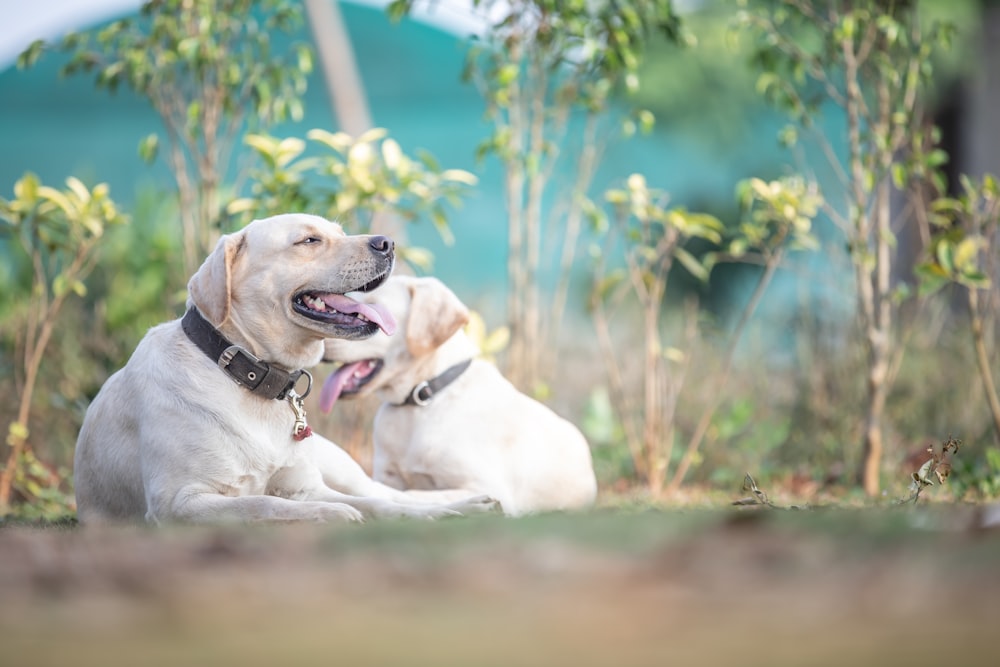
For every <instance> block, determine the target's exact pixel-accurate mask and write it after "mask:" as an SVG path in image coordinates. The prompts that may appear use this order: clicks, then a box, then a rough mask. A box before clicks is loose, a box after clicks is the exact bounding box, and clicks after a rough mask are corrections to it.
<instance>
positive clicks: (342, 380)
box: [319, 359, 383, 412]
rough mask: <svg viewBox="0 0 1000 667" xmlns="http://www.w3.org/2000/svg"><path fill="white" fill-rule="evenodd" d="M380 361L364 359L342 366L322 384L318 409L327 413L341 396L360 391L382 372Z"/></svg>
mask: <svg viewBox="0 0 1000 667" xmlns="http://www.w3.org/2000/svg"><path fill="white" fill-rule="evenodd" d="M382 366H383V362H382V360H381V359H364V360H362V361H354V362H351V363H347V364H343V365H342V366H341V367H340V368H338V369H337V370H335V371H334V372H333V373H332V374H331V375H330V377H328V378H327V379H326V381H325V382H323V389H322V391H320V394H319V408H320V410H322V411H323V412H329V411H330V409H331V408H333V404H334V403H336V402H337V399H338V398H340V397H341V396H351V395H353V394H357V393H358V392H359V391H361V389H362V387H364V386H365V385H366V384H368V383H369V382H371V380H372V378H374V377H375V376H376V375H378V373H379V371H381V370H382Z"/></svg>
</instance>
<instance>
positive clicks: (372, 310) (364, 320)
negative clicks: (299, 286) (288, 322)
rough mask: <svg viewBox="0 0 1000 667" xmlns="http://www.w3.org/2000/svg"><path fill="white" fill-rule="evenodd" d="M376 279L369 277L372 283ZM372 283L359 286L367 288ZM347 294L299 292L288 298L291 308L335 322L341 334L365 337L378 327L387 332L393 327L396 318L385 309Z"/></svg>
mask: <svg viewBox="0 0 1000 667" xmlns="http://www.w3.org/2000/svg"><path fill="white" fill-rule="evenodd" d="M380 282H381V279H380V280H378V281H373V283H374V284H375V286H378V283H380ZM373 283H368V284H366V285H365V286H364V287H362V288H361V289H362V290H365V289H371V287H370V286H371V285H372V284H373ZM349 294H350V293H349ZM349 294H335V293H333V292H319V291H305V292H299V293H298V294H296V295H295V298H294V299H293V300H292V309H293V310H294V311H295V312H296V313H298V314H300V315H302V316H304V317H308V318H309V319H311V320H316V321H318V322H323V323H326V324H332V325H334V326H336V327H337V328H339V329H340V330H341V331H342V333H344V334H346V335H345V336H344V337H351V338H366V337H368V336H371V335H373V334H375V332H377V331H378V330H379V329H381V330H382V331H383V332H385V334H386V335H387V336H391V335H392V334H393V333H394V332H395V331H396V320H395V319H393V317H392V314H391V313H389V311H388V310H386V309H385V308H384V307H382V306H380V305H378V304H367V303H362V302H360V301H357V300H356V299H353V298H351V296H349Z"/></svg>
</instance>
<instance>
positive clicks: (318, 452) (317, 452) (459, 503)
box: [301, 435, 499, 517]
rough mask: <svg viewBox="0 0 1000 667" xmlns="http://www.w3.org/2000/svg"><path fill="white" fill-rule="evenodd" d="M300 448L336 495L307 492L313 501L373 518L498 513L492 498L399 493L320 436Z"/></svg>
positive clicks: (450, 492)
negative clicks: (336, 504) (350, 508)
mask: <svg viewBox="0 0 1000 667" xmlns="http://www.w3.org/2000/svg"><path fill="white" fill-rule="evenodd" d="M301 445H302V454H303V457H304V458H306V459H308V460H309V461H310V463H312V464H313V465H315V466H316V468H317V469H318V470H319V473H320V475H321V476H322V480H323V485H324V487H326V489H327V491H329V492H330V493H333V494H335V495H329V494H327V493H326V492H325V491H322V490H315V491H311V492H310V491H307V493H309V497H310V498H312V499H322V500H328V501H332V502H343V503H347V504H350V505H352V506H354V507H357V508H358V509H360V510H361V511H362V512H365V513H366V514H368V515H370V516H418V517H419V516H431V517H433V516H434V515H437V516H451V515H455V514H471V513H480V512H491V511H496V510H497V509H499V508H498V505H497V502H496V501H495V500H493V499H492V498H490V497H488V496H485V495H482V494H477V493H474V492H470V491H463V490H461V489H448V490H441V491H431V490H428V491H400V490H398V489H394V488H392V487H390V486H387V485H385V484H382V483H381V482H376V481H375V480H373V479H372V478H371V477H369V476H368V475H367V474H366V473H365V471H364V469H363V468H362V467H361V466H360V465H359V464H358V462H357V461H355V460H354V459H353V458H351V455H350V454H348V453H347V452H345V451H344V450H343V449H341V448H340V447H338V446H337V445H335V444H334V443H332V442H330V441H329V440H327V439H326V438H323V437H322V436H319V435H313V436H312V437H310V438H307V439H306V440H303V441H302V443H301ZM303 488H305V487H303ZM316 494H318V495H316Z"/></svg>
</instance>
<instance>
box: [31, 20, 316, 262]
mask: <svg viewBox="0 0 1000 667" xmlns="http://www.w3.org/2000/svg"><path fill="white" fill-rule="evenodd" d="M301 14H302V12H301V7H300V6H299V4H298V3H294V2H288V1H287V0H261V1H259V2H255V1H254V0H149V1H148V2H146V3H145V4H143V6H142V9H141V10H140V13H139V16H138V17H137V18H134V19H132V18H127V19H121V20H118V21H114V22H112V23H110V24H108V25H107V26H104V27H101V28H99V29H95V30H91V31H85V32H77V33H71V34H69V35H67V36H66V37H65V38H64V39H63V40H62V42H61V43H60V44H58V45H57V46H56V49H57V50H59V51H62V52H65V53H68V54H69V55H70V60H69V62H68V63H67V64H66V65H65V67H64V68H63V74H65V75H71V74H77V73H90V72H93V73H94V75H95V78H94V83H95V85H96V86H97V87H98V88H103V89H106V90H108V91H109V92H112V93H113V92H115V91H116V90H117V89H118V88H119V87H127V88H131V89H132V90H134V91H135V92H136V93H137V94H138V95H140V96H142V97H144V98H146V99H147V100H149V102H150V104H151V105H152V106H153V108H154V109H155V110H156V112H157V114H158V115H159V116H160V118H161V120H162V121H163V127H164V130H165V133H166V138H167V141H166V144H167V148H168V150H167V152H166V155H167V160H168V165H169V167H170V170H171V171H172V172H173V175H174V179H175V182H176V184H177V193H178V196H179V199H180V201H179V204H180V205H179V218H180V222H181V238H182V240H183V244H182V245H183V257H184V276H189V275H191V274H192V273H194V270H195V269H196V268H197V267H198V264H199V263H200V262H201V260H202V258H203V257H204V256H205V255H207V254H208V252H209V251H210V250H211V249H212V246H213V245H214V244H215V239H216V238H217V236H218V234H219V232H220V225H221V213H222V205H221V203H220V192H221V189H222V187H223V184H224V182H225V179H226V177H227V172H228V170H229V168H230V167H231V164H230V158H231V156H232V153H233V149H234V146H235V144H236V142H237V140H238V137H239V133H240V132H242V131H243V130H244V127H245V126H247V127H249V129H251V130H260V129H262V128H266V127H268V126H270V125H272V124H273V123H276V122H281V121H285V120H288V119H291V120H299V119H301V117H302V115H303V105H302V95H303V94H304V93H305V90H306V83H307V77H308V75H309V73H310V72H311V71H312V66H313V65H312V61H313V58H312V51H311V49H310V48H309V46H308V45H306V44H294V45H292V46H291V47H290V48H289V50H288V52H286V53H277V52H275V50H274V49H273V48H272V47H273V44H272V40H273V36H274V35H275V34H277V33H290V32H291V31H292V30H293V29H294V28H296V27H297V26H299V25H301V23H302V16H301ZM45 47H46V45H45V44H44V43H43V42H40V41H39V42H35V43H34V44H32V46H31V47H29V48H28V50H26V51H25V52H24V53H23V54H22V55H21V57H20V59H19V61H18V64H19V66H21V67H27V66H30V65H32V64H33V63H34V62H35V61H36V60H37V59H38V57H39V56H40V55H41V53H42V51H43V50H44V49H45ZM159 144H160V142H159V138H158V135H156V134H152V135H149V136H147V137H146V138H145V139H142V140H141V141H140V143H139V154H140V156H141V157H142V158H143V159H146V160H147V161H152V160H154V159H155V158H156V155H157V153H158V148H159Z"/></svg>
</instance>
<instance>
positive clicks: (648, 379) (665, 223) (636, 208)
mask: <svg viewBox="0 0 1000 667" xmlns="http://www.w3.org/2000/svg"><path fill="white" fill-rule="evenodd" d="M605 198H606V199H607V201H608V202H609V203H610V204H611V205H612V207H613V209H614V211H613V215H612V216H611V224H610V225H608V226H607V227H606V228H605V229H604V231H605V233H606V234H607V238H606V240H605V242H604V243H603V244H602V245H600V246H598V245H597V244H595V245H594V247H593V249H592V253H593V255H594V256H595V259H596V263H595V267H594V272H593V280H594V283H593V289H592V292H591V299H590V312H591V317H592V319H593V322H594V327H595V329H596V332H597V337H598V342H599V344H600V346H601V352H602V355H601V356H602V357H603V358H604V361H605V364H606V366H607V370H608V378H609V383H610V397H611V402H612V405H613V406H614V409H615V412H616V413H617V415H618V419H619V420H620V422H621V424H622V428H623V431H624V434H625V442H626V443H627V445H628V449H629V452H630V454H631V457H632V462H633V465H634V468H635V471H636V473H637V474H638V476H639V478H640V479H641V480H643V481H644V482H645V483H646V485H647V487H648V488H649V491H650V493H651V494H652V495H653V496H654V497H655V496H659V495H660V494H661V493H662V491H663V486H664V483H665V480H666V478H667V468H668V466H669V463H670V460H671V454H672V450H673V443H674V440H675V424H674V413H675V410H676V407H677V401H678V399H679V397H680V391H681V388H682V386H683V384H684V375H685V370H686V369H687V368H688V366H689V363H690V356H689V355H688V354H687V353H686V352H685V351H684V350H683V349H680V348H678V347H677V346H674V345H667V344H666V343H665V342H664V331H663V322H662V319H663V318H662V317H661V315H662V309H663V299H664V296H665V294H666V291H667V285H668V281H669V277H670V274H671V269H672V268H673V267H674V263H675V261H676V262H677V263H678V264H680V265H681V266H683V267H684V268H685V269H686V270H687V271H688V272H690V273H691V274H692V275H694V276H696V277H697V278H699V279H701V280H707V279H708V271H709V269H708V267H706V266H705V264H704V263H703V262H702V260H700V259H698V258H697V257H695V256H694V255H693V254H691V253H690V252H689V251H688V250H687V249H686V248H685V244H686V243H687V242H688V241H690V240H691V239H696V238H697V239H704V240H706V241H709V242H710V243H715V244H718V243H721V242H722V229H723V227H722V223H721V222H720V221H719V220H718V219H716V218H714V217H712V216H710V215H706V214H702V213H692V212H689V211H687V210H685V209H684V208H681V207H673V208H668V206H667V204H668V201H669V197H668V196H667V194H666V193H665V192H663V191H661V190H656V189H654V188H650V187H649V186H648V184H647V183H646V179H645V177H644V176H643V175H641V174H633V175H631V176H629V178H628V180H627V182H626V185H625V187H624V188H622V189H614V190H609V191H608V192H607V193H606V194H605ZM616 251H621V252H623V253H624V257H625V266H624V267H618V268H614V267H612V266H609V260H613V258H614V257H615V256H616V255H615V252H616ZM636 303H637V304H638V307H639V317H640V327H641V331H642V339H643V343H642V363H641V367H640V369H639V373H640V375H641V389H638V390H635V389H633V388H632V387H630V386H629V385H628V383H627V380H626V373H625V365H626V361H627V359H625V358H623V357H624V356H625V355H623V351H622V350H621V348H620V347H618V346H616V345H615V343H614V338H613V336H612V325H611V323H612V322H613V321H620V320H619V318H620V317H621V316H623V312H627V306H629V305H634V304H636ZM696 311H697V308H696V306H695V305H694V304H693V303H691V304H689V306H688V308H687V311H686V316H685V318H684V321H685V322H686V325H685V327H684V333H683V337H684V344H683V347H685V348H690V347H692V345H693V342H694V338H695V336H696V334H697V312H696ZM636 395H638V396H639V398H638V399H637V398H636Z"/></svg>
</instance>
